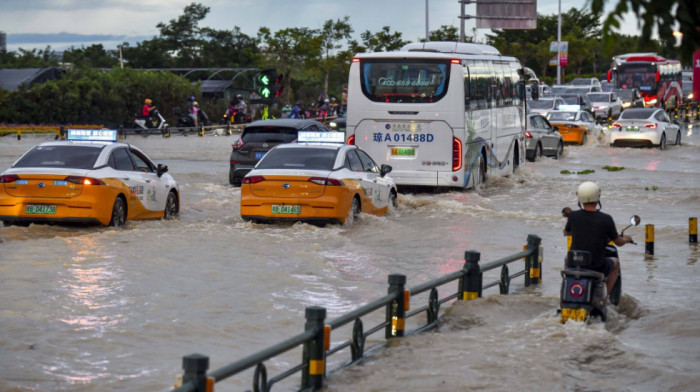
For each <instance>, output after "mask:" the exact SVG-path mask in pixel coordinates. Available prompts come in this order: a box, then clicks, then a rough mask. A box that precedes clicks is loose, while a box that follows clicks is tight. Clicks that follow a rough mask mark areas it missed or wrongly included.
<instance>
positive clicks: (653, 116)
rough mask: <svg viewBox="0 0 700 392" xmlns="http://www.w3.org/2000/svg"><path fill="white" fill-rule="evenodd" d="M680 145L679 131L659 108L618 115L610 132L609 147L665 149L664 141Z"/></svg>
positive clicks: (630, 110) (632, 110)
mask: <svg viewBox="0 0 700 392" xmlns="http://www.w3.org/2000/svg"><path fill="white" fill-rule="evenodd" d="M667 140H673V141H674V143H675V144H676V145H680V144H681V130H680V127H679V126H678V124H677V123H676V122H675V121H674V122H671V119H670V118H669V117H668V114H666V112H665V111H664V110H663V109H661V108H632V109H627V110H625V111H624V112H622V114H621V115H620V118H618V119H617V121H615V122H614V123H613V125H612V129H611V130H610V145H611V146H622V147H635V146H636V147H651V146H658V147H659V149H660V150H664V149H665V148H666V141H667Z"/></svg>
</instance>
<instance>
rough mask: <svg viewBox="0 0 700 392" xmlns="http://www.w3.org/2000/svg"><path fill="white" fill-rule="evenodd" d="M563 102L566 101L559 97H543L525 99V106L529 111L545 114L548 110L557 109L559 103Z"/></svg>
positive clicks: (562, 103)
mask: <svg viewBox="0 0 700 392" xmlns="http://www.w3.org/2000/svg"><path fill="white" fill-rule="evenodd" d="M565 104H566V102H564V100H563V99H561V98H560V97H551V98H550V97H545V98H540V99H538V100H537V101H532V100H530V101H527V108H528V112H529V113H539V114H545V113H547V112H548V111H550V110H558V109H559V106H560V105H565Z"/></svg>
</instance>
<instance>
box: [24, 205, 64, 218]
mask: <svg viewBox="0 0 700 392" xmlns="http://www.w3.org/2000/svg"><path fill="white" fill-rule="evenodd" d="M24 212H25V213H26V214H48V215H55V214H56V206H54V205H47V204H29V205H27V206H26V207H25V208H24Z"/></svg>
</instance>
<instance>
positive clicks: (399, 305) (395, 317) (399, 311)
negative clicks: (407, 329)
mask: <svg viewBox="0 0 700 392" xmlns="http://www.w3.org/2000/svg"><path fill="white" fill-rule="evenodd" d="M405 285H406V275H400V274H392V275H389V290H388V292H389V294H393V293H396V299H394V300H393V301H391V303H389V304H387V305H386V322H387V323H388V325H387V326H386V329H385V333H384V335H385V337H386V339H391V338H399V337H402V336H403V332H404V323H405V319H406V307H405V301H404V294H403V292H404V287H405Z"/></svg>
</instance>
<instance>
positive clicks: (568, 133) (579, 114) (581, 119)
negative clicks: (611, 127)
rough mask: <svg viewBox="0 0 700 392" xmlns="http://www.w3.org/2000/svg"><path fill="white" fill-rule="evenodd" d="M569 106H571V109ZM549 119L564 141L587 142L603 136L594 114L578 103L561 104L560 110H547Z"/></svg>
mask: <svg viewBox="0 0 700 392" xmlns="http://www.w3.org/2000/svg"><path fill="white" fill-rule="evenodd" d="M569 106H571V109H573V110H570V108H569ZM546 117H547V120H549V123H550V124H552V126H553V127H558V128H559V129H558V130H557V131H558V132H559V133H560V134H561V137H562V139H563V140H564V143H573V144H581V145H583V144H586V142H587V140H588V139H589V138H592V139H593V140H598V139H600V137H601V131H600V127H599V126H598V125H597V124H596V122H595V118H593V115H592V114H591V113H590V112H588V111H586V110H580V109H579V106H578V105H561V106H559V110H552V111H550V112H547V115H546Z"/></svg>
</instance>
